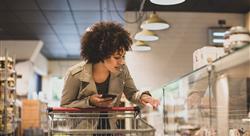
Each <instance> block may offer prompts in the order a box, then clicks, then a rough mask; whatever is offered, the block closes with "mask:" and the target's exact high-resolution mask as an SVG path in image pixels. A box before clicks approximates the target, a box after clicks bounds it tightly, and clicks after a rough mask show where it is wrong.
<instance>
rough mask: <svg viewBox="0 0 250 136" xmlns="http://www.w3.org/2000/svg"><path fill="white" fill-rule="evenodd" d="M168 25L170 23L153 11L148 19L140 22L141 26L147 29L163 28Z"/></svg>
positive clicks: (166, 27)
mask: <svg viewBox="0 0 250 136" xmlns="http://www.w3.org/2000/svg"><path fill="white" fill-rule="evenodd" d="M169 27H170V25H169V24H168V23H167V22H166V21H165V20H163V19H161V18H160V17H159V16H158V15H157V14H156V12H155V11H154V12H153V14H151V15H150V17H149V19H147V20H145V21H144V22H143V23H142V24H141V28H142V29H147V30H163V29H168V28H169Z"/></svg>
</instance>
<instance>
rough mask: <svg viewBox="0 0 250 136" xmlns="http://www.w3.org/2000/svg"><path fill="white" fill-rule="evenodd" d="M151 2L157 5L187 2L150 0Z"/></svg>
mask: <svg viewBox="0 0 250 136" xmlns="http://www.w3.org/2000/svg"><path fill="white" fill-rule="evenodd" d="M150 2H152V3H154V4H157V5H176V4H180V3H182V2H185V0H150Z"/></svg>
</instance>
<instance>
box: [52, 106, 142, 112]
mask: <svg viewBox="0 0 250 136" xmlns="http://www.w3.org/2000/svg"><path fill="white" fill-rule="evenodd" d="M47 110H48V112H109V111H135V112H140V108H139V107H138V106H136V107H110V108H101V107H90V108H65V107H48V108H47Z"/></svg>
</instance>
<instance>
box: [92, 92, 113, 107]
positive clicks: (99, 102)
mask: <svg viewBox="0 0 250 136" xmlns="http://www.w3.org/2000/svg"><path fill="white" fill-rule="evenodd" d="M89 102H90V104H91V105H93V106H97V107H111V106H112V102H113V99H112V98H102V95H101V94H94V95H91V96H90V98H89Z"/></svg>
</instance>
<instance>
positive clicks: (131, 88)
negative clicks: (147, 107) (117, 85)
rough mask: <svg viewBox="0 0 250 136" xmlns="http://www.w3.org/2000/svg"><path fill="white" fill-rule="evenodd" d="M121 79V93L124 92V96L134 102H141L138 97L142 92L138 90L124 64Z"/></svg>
mask: <svg viewBox="0 0 250 136" xmlns="http://www.w3.org/2000/svg"><path fill="white" fill-rule="evenodd" d="M123 78H124V79H123V80H124V90H123V93H124V94H125V96H126V98H127V99H128V100H129V101H131V102H133V103H135V104H139V105H140V104H141V102H140V97H141V95H142V93H143V92H140V91H139V90H138V89H137V88H136V86H135V84H134V81H133V78H132V77H131V75H130V73H129V70H128V67H127V66H126V65H124V68H123Z"/></svg>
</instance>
